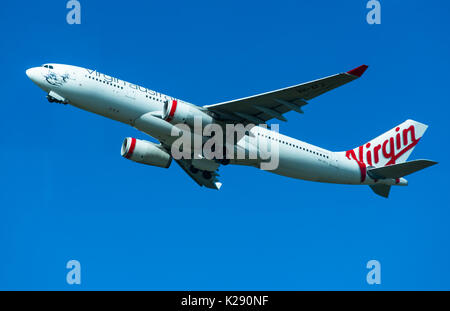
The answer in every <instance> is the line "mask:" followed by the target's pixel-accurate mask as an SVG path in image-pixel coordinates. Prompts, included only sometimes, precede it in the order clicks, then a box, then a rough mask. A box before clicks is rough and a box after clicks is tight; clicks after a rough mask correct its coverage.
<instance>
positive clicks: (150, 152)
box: [121, 137, 172, 168]
mask: <svg viewBox="0 0 450 311" xmlns="http://www.w3.org/2000/svg"><path fill="white" fill-rule="evenodd" d="M121 155H122V157H124V158H126V159H129V160H131V161H134V162H138V163H142V164H147V165H152V166H158V167H163V168H168V167H169V166H170V164H171V163H172V157H171V156H170V154H168V153H167V152H166V151H165V150H164V149H162V147H161V146H160V145H157V144H155V143H152V142H149V141H146V140H140V139H136V138H132V137H127V138H125V140H124V141H123V144H122V150H121Z"/></svg>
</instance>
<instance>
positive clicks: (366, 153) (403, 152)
mask: <svg viewBox="0 0 450 311" xmlns="http://www.w3.org/2000/svg"><path fill="white" fill-rule="evenodd" d="M427 128H428V126H427V125H425V124H423V123H420V122H417V121H413V120H407V121H405V122H403V123H402V124H400V125H398V126H396V127H394V128H393V129H391V130H389V131H387V132H386V133H384V134H382V135H380V136H378V137H377V138H375V139H372V140H371V141H369V142H367V143H366V144H364V145H362V146H359V147H357V148H355V149H353V150H349V151H347V152H346V156H347V157H348V158H349V159H350V158H353V159H355V160H357V161H359V162H362V163H365V164H366V165H367V166H368V167H383V166H388V165H392V164H397V163H404V162H405V161H406V160H407V159H408V157H409V156H410V155H411V152H412V151H413V150H414V148H415V146H416V145H417V143H418V142H419V141H420V138H421V137H422V136H423V134H424V133H425V131H426V130H427Z"/></svg>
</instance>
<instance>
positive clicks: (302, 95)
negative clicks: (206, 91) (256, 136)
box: [204, 65, 368, 124]
mask: <svg viewBox="0 0 450 311" xmlns="http://www.w3.org/2000/svg"><path fill="white" fill-rule="evenodd" d="M367 68H368V66H366V65H362V66H359V67H357V68H355V69H353V70H350V71H348V72H344V73H340V74H336V75H333V76H329V77H326V78H322V79H319V80H315V81H311V82H307V83H303V84H299V85H294V86H291V87H287V88H284V89H280V90H276V91H272V92H267V93H262V94H258V95H254V96H250V97H245V98H241V99H236V100H232V101H227V102H223V103H218V104H214V105H208V106H204V108H206V109H208V110H209V111H212V112H214V113H216V114H217V115H218V117H219V119H222V120H225V121H228V122H229V121H231V122H236V123H237V122H241V123H253V124H264V123H265V122H267V121H268V120H270V119H273V118H276V119H278V120H281V121H287V120H286V118H285V117H284V116H283V114H284V113H286V112H288V111H291V110H294V111H296V112H299V113H303V111H302V109H301V108H302V106H304V105H306V104H308V102H307V100H310V99H313V98H315V97H317V96H319V95H321V94H323V93H326V92H328V91H331V90H333V89H335V88H337V87H339V86H341V85H344V84H346V83H348V82H351V81H353V80H355V79H358V78H359V77H361V76H362V74H363V73H364V71H366V69H367Z"/></svg>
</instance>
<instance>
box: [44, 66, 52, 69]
mask: <svg viewBox="0 0 450 311" xmlns="http://www.w3.org/2000/svg"><path fill="white" fill-rule="evenodd" d="M42 67H44V68H48V69H53V66H52V65H42Z"/></svg>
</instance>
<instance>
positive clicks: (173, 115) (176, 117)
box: [163, 100, 214, 127]
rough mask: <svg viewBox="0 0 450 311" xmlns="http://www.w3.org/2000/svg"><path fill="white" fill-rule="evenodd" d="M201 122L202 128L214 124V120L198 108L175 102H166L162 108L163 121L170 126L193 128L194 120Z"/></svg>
mask: <svg viewBox="0 0 450 311" xmlns="http://www.w3.org/2000/svg"><path fill="white" fill-rule="evenodd" d="M195 118H198V119H199V120H201V121H202V126H203V127H204V126H206V125H208V124H212V123H214V118H213V117H211V116H210V115H208V114H206V113H205V112H203V111H201V110H200V109H199V108H197V107H195V106H193V105H189V104H186V103H183V102H179V101H177V100H171V101H169V100H168V101H166V102H165V103H164V108H163V119H164V120H165V121H167V122H169V123H172V124H187V125H189V126H190V127H193V126H194V119H195Z"/></svg>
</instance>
